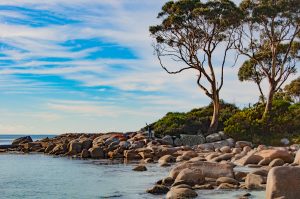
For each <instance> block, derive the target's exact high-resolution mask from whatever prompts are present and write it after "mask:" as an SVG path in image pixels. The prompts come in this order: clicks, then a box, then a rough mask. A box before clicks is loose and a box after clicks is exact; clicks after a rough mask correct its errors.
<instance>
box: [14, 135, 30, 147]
mask: <svg viewBox="0 0 300 199" xmlns="http://www.w3.org/2000/svg"><path fill="white" fill-rule="evenodd" d="M28 142H33V141H32V138H31V137H30V136H24V137H20V138H17V139H15V140H13V142H12V145H14V146H16V145H20V144H25V143H28Z"/></svg>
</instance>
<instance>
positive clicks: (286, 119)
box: [224, 100, 300, 145]
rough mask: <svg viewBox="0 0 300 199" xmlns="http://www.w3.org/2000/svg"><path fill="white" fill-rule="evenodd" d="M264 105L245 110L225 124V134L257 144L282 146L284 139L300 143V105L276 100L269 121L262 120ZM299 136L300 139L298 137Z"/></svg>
mask: <svg viewBox="0 0 300 199" xmlns="http://www.w3.org/2000/svg"><path fill="white" fill-rule="evenodd" d="M263 112H264V105H263V104H258V105H256V106H254V107H250V108H245V109H243V110H241V111H239V112H237V113H236V114H234V115H233V116H232V117H230V118H229V119H228V120H227V121H226V122H225V128H224V131H225V133H226V134H227V135H228V136H230V137H232V138H234V139H236V140H247V141H251V142H253V143H256V144H270V145H280V140H281V139H282V138H288V139H289V140H290V141H293V142H298V141H297V138H299V133H300V104H299V103H298V104H291V102H289V101H285V100H275V101H274V102H273V109H272V111H271V113H270V118H269V120H267V121H265V120H261V117H262V114H263ZM297 135H298V137H297Z"/></svg>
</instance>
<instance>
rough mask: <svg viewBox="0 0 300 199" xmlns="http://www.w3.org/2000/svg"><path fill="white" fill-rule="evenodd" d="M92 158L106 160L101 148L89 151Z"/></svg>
mask: <svg viewBox="0 0 300 199" xmlns="http://www.w3.org/2000/svg"><path fill="white" fill-rule="evenodd" d="M89 152H90V155H91V158H104V157H105V154H104V151H103V149H102V148H101V147H93V148H90V149H89Z"/></svg>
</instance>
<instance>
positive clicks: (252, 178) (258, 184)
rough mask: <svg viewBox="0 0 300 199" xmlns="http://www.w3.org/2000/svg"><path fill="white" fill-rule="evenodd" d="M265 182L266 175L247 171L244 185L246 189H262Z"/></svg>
mask: <svg viewBox="0 0 300 199" xmlns="http://www.w3.org/2000/svg"><path fill="white" fill-rule="evenodd" d="M263 184H266V177H264V176H261V175H256V174H252V173H249V174H248V175H247V176H246V180H245V185H246V188H247V189H263V188H264V186H263Z"/></svg>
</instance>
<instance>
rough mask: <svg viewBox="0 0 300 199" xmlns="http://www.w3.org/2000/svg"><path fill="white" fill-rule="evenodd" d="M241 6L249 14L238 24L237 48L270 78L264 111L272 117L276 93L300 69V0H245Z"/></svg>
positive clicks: (256, 69)
mask: <svg viewBox="0 0 300 199" xmlns="http://www.w3.org/2000/svg"><path fill="white" fill-rule="evenodd" d="M240 8H241V10H242V11H243V13H244V16H245V18H244V19H243V20H242V25H241V26H240V27H239V28H238V31H237V34H236V40H235V48H236V49H237V50H238V52H239V53H240V54H242V55H245V56H246V57H248V59H249V60H248V62H249V63H251V66H252V69H253V70H254V71H255V72H256V73H259V74H262V76H261V77H263V78H266V79H267V81H268V84H269V90H268V93H267V95H266V98H267V99H266V106H265V111H264V114H263V118H268V116H269V112H270V110H271V109H272V100H273V97H274V94H275V93H276V92H277V91H278V90H279V89H280V88H281V87H282V85H283V84H284V83H285V81H286V80H287V79H288V77H289V76H290V75H291V74H293V73H295V72H296V64H297V57H299V39H298V38H297V35H299V32H300V27H299V24H300V23H299V22H300V16H299V13H300V1H299V0H243V1H242V3H241V4H240Z"/></svg>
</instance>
